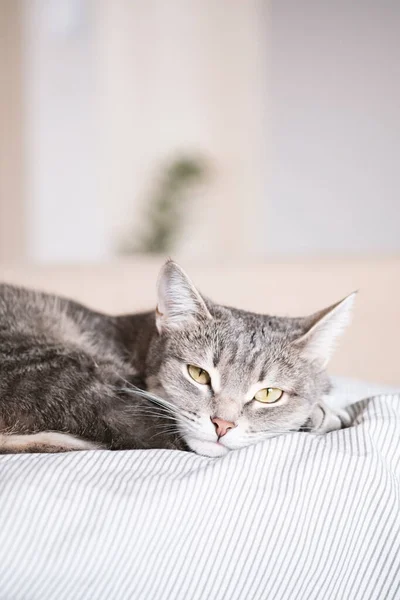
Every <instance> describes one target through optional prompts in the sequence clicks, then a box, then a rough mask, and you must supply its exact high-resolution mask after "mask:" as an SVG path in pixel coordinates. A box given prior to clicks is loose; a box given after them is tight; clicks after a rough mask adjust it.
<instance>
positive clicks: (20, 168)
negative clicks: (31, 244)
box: [0, 0, 25, 261]
mask: <svg viewBox="0 0 400 600" xmlns="http://www.w3.org/2000/svg"><path fill="white" fill-rule="evenodd" d="M21 7H22V2H21V0H0V260H8V261H15V260H18V259H20V258H22V257H23V256H24V251H25V235H24V234H25V222H24V184H25V177H24V166H25V161H24V154H23V127H24V114H23V101H22V94H23V71H22V9H21Z"/></svg>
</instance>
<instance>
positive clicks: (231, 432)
mask: <svg viewBox="0 0 400 600" xmlns="http://www.w3.org/2000/svg"><path fill="white" fill-rule="evenodd" d="M353 299H354V295H352V296H349V297H348V298H346V299H345V300H343V301H342V302H339V303H338V304H336V305H334V306H332V307H330V308H328V309H326V310H323V311H321V312H320V313H317V314H315V315H312V316H311V317H305V318H298V319H291V318H282V317H269V316H264V315H257V314H253V313H249V312H245V311H241V310H237V309H232V308H227V307H224V306H220V305H217V304H214V303H212V302H210V301H209V300H206V299H204V298H203V297H202V296H201V295H200V294H199V292H198V291H197V290H196V288H195V287H194V285H193V284H192V283H191V281H190V280H189V279H188V277H187V276H186V274H185V273H184V272H183V270H182V269H181V268H180V267H179V266H178V265H176V264H175V263H173V262H172V261H170V262H168V263H167V264H166V265H165V266H164V267H163V269H162V272H161V275H160V278H159V284H158V306H157V314H156V323H157V330H158V337H157V338H156V340H155V342H154V344H153V346H152V348H151V351H150V361H153V365H152V368H150V372H153V373H154V374H153V375H152V376H150V377H149V379H148V387H149V390H150V391H152V392H154V393H156V394H157V395H158V396H160V397H161V398H165V399H166V400H167V401H168V402H169V403H171V405H173V407H174V411H173V412H174V418H175V419H176V426H177V429H178V431H179V433H180V435H181V436H182V437H183V439H184V440H185V442H186V444H187V445H188V446H189V447H190V448H191V449H192V450H194V451H195V452H197V453H199V454H203V455H206V456H213V457H216V456H222V455H224V454H226V453H227V452H229V451H230V450H235V449H238V448H242V447H244V446H248V445H250V444H253V443H256V442H258V441H261V440H263V439H266V438H267V437H270V436H273V435H278V434H280V433H284V432H288V431H296V430H299V429H300V428H301V427H303V426H305V425H306V424H307V421H308V419H309V417H310V415H311V412H312V409H313V407H314V405H315V404H316V403H317V402H318V401H320V400H321V399H322V397H323V396H324V394H326V393H327V392H328V391H329V380H328V377H327V374H326V371H325V366H326V363H327V361H328V360H329V358H330V355H331V353H332V350H333V346H334V341H335V339H336V337H337V336H338V335H339V333H340V332H341V331H342V330H343V328H344V327H345V326H346V324H347V323H348V321H349V316H350V310H351V306H352V304H353Z"/></svg>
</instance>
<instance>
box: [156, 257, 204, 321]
mask: <svg viewBox="0 0 400 600" xmlns="http://www.w3.org/2000/svg"><path fill="white" fill-rule="evenodd" d="M211 318H212V316H211V314H210V312H209V310H208V308H207V306H206V303H205V302H204V300H203V298H202V297H201V296H200V294H199V292H198V291H197V290H196V288H195V286H194V285H193V283H192V282H191V281H190V279H189V277H188V276H187V275H186V273H185V271H184V270H183V269H181V267H180V266H179V265H177V264H176V263H175V262H173V261H172V260H169V261H167V262H166V263H165V265H164V266H163V267H162V269H161V272H160V275H159V277H158V282H157V309H156V325H157V329H158V331H159V332H161V331H162V330H163V329H165V328H167V329H179V328H181V327H183V326H184V325H187V324H188V323H190V322H194V321H198V320H204V319H211Z"/></svg>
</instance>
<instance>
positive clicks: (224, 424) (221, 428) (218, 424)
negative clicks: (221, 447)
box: [211, 417, 236, 438]
mask: <svg viewBox="0 0 400 600" xmlns="http://www.w3.org/2000/svg"><path fill="white" fill-rule="evenodd" d="M211 421H212V422H213V423H214V426H215V431H216V432H217V436H218V437H219V438H221V437H222V436H224V435H225V434H226V433H228V431H229V430H230V429H233V428H234V427H236V425H235V423H232V421H224V419H220V418H219V417H214V418H213V419H211Z"/></svg>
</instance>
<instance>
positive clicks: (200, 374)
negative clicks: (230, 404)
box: [187, 365, 211, 385]
mask: <svg viewBox="0 0 400 600" xmlns="http://www.w3.org/2000/svg"><path fill="white" fill-rule="evenodd" d="M187 369H188V373H189V375H190V377H191V378H192V379H194V381H196V382H197V383H201V385H208V384H209V383H210V381H211V377H210V375H209V374H208V373H207V371H205V370H204V369H201V368H200V367H195V365H188V368H187Z"/></svg>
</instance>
